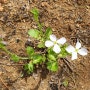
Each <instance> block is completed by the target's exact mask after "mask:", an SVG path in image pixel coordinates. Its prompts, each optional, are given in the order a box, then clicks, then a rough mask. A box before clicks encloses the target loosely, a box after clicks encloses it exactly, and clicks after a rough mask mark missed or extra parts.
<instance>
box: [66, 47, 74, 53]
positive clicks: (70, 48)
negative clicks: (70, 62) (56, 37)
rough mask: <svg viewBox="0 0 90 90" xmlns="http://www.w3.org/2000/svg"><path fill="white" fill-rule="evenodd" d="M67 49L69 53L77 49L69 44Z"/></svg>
mask: <svg viewBox="0 0 90 90" xmlns="http://www.w3.org/2000/svg"><path fill="white" fill-rule="evenodd" d="M66 51H67V52H68V53H72V52H74V51H75V48H74V47H73V46H72V45H69V46H68V47H67V48H66Z"/></svg>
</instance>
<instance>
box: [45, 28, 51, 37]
mask: <svg viewBox="0 0 90 90" xmlns="http://www.w3.org/2000/svg"><path fill="white" fill-rule="evenodd" d="M51 34H52V29H51V28H50V27H48V28H47V29H46V32H45V38H46V39H49V37H50V35H51Z"/></svg>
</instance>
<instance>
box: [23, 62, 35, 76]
mask: <svg viewBox="0 0 90 90" xmlns="http://www.w3.org/2000/svg"><path fill="white" fill-rule="evenodd" d="M24 70H26V71H27V73H28V74H30V73H32V72H33V70H34V65H33V63H32V62H29V63H28V64H26V65H25V66H24Z"/></svg>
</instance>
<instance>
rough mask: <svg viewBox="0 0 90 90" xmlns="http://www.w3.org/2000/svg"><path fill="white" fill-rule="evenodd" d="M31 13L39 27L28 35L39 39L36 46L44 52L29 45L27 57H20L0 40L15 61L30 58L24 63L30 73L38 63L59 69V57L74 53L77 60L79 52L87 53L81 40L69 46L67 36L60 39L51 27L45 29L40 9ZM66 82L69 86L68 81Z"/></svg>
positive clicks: (25, 68)
mask: <svg viewBox="0 0 90 90" xmlns="http://www.w3.org/2000/svg"><path fill="white" fill-rule="evenodd" d="M31 13H32V14H33V17H34V20H35V21H36V23H37V26H38V27H37V29H30V30H29V31H28V35H30V37H33V38H35V39H36V40H38V44H37V46H35V48H39V49H44V53H42V52H38V51H36V50H35V48H34V47H31V46H28V47H27V48H26V52H27V57H20V56H17V55H16V54H13V53H11V52H9V51H8V50H7V49H6V47H5V46H4V45H3V44H2V43H1V42H0V48H1V49H3V50H4V51H6V52H7V53H8V54H9V55H10V56H11V59H12V60H14V61H15V62H18V61H19V60H28V63H27V64H25V65H24V70H26V71H27V73H28V74H30V73H32V72H33V71H34V69H35V66H36V65H42V64H45V65H46V67H47V69H48V70H50V71H57V70H58V60H59V58H66V56H68V55H72V58H71V59H72V60H75V59H77V53H79V54H80V55H82V56H85V55H87V53H88V51H87V49H85V48H81V43H80V42H79V41H78V42H77V43H76V47H75V48H74V47H73V46H72V45H69V46H68V44H67V43H66V38H65V37H62V38H60V39H58V38H56V36H55V35H54V34H52V29H51V28H50V27H48V28H47V29H46V30H45V31H43V28H42V27H43V25H42V24H41V23H40V22H39V11H38V9H36V8H34V9H32V10H31ZM64 84H65V86H67V82H66V81H65V83H64Z"/></svg>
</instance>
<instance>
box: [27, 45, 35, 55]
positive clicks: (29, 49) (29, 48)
mask: <svg viewBox="0 0 90 90" xmlns="http://www.w3.org/2000/svg"><path fill="white" fill-rule="evenodd" d="M26 50H27V54H28V55H29V56H31V55H33V54H34V49H33V48H32V47H30V46H28V47H27V48H26Z"/></svg>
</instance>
